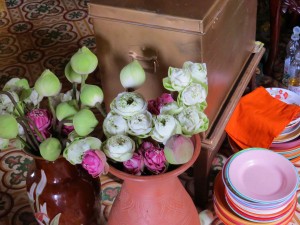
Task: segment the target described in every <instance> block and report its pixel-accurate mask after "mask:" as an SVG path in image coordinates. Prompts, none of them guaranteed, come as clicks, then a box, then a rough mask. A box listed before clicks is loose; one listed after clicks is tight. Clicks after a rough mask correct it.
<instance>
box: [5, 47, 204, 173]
mask: <svg viewBox="0 0 300 225" xmlns="http://www.w3.org/2000/svg"><path fill="white" fill-rule="evenodd" d="M97 65H98V60H97V57H96V56H95V55H94V54H93V53H92V52H91V51H90V50H89V49H88V48H86V47H82V48H81V49H79V50H78V52H76V53H75V54H74V55H73V56H72V57H71V59H70V62H69V63H68V64H67V65H66V68H65V76H66V78H67V79H68V80H69V81H70V82H71V84H72V89H71V90H69V91H67V92H65V93H63V92H62V91H61V90H62V84H61V83H60V81H59V79H58V78H57V76H56V75H55V74H54V73H52V72H51V71H50V70H45V71H44V72H43V73H42V74H41V76H40V77H39V78H38V79H37V80H36V82H35V84H34V86H33V87H30V86H29V84H28V81H27V80H26V79H19V78H13V79H11V80H10V81H8V82H7V83H6V84H5V86H4V88H3V90H2V91H0V149H1V148H5V147H6V146H7V145H8V143H9V140H10V139H15V144H16V145H18V147H19V148H22V149H24V150H25V151H26V152H27V153H28V154H30V155H35V156H41V157H43V158H44V159H45V160H48V161H55V160H56V159H57V158H58V157H64V158H66V159H67V160H68V161H69V162H70V163H71V164H81V165H82V166H83V167H84V168H85V169H86V170H87V171H88V172H89V173H90V174H91V175H92V176H93V177H96V176H99V175H101V174H105V173H107V172H108V163H107V160H109V161H110V163H112V164H114V165H118V166H119V167H120V166H121V167H122V169H123V170H124V171H126V172H128V173H130V174H134V175H147V174H148V175H153V174H160V173H164V172H166V171H168V169H170V168H171V166H170V165H178V164H184V163H186V162H188V161H189V160H190V159H191V157H192V155H193V151H194V146H193V143H192V141H191V140H190V137H191V136H192V135H194V134H197V133H199V132H203V131H205V130H206V129H207V128H208V118H207V116H206V115H205V113H204V109H205V108H206V106H207V103H206V96H207V92H208V90H207V71H206V66H205V64H201V63H193V62H185V63H184V64H183V66H182V68H173V67H169V70H168V76H167V77H166V78H164V79H163V86H164V87H165V89H166V90H167V91H168V93H167V92H166V93H164V94H162V95H161V96H159V97H157V99H152V100H149V101H146V100H145V98H144V97H143V96H142V95H141V94H139V93H137V92H134V90H136V89H137V88H138V87H139V86H141V85H142V84H143V83H144V82H145V80H146V75H145V71H144V70H143V68H142V66H141V65H140V64H139V62H138V61H136V60H133V61H132V62H131V63H129V64H128V65H126V66H125V67H124V68H123V69H122V70H121V72H120V82H121V84H122V85H123V87H124V92H122V93H119V94H118V95H117V96H116V98H115V99H114V100H113V101H112V102H111V104H110V111H109V113H108V114H106V112H105V110H104V109H103V107H102V102H103V99H104V95H103V92H102V90H101V88H100V87H98V86H96V85H93V84H87V83H86V79H87V77H88V75H89V74H91V73H92V72H93V71H94V70H95V69H96V67H97ZM95 110H98V111H100V113H101V115H102V116H103V117H104V121H103V124H102V130H103V134H104V136H105V137H100V134H99V133H97V132H95V129H96V127H97V126H98V123H99V122H98V120H97V118H96V116H95V113H94V111H95Z"/></svg>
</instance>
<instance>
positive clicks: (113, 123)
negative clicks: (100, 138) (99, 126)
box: [103, 112, 128, 138]
mask: <svg viewBox="0 0 300 225" xmlns="http://www.w3.org/2000/svg"><path fill="white" fill-rule="evenodd" d="M127 131H128V125H127V121H126V120H125V119H124V118H123V117H122V116H120V115H117V114H113V113H111V112H110V113H108V115H107V116H106V117H105V119H104V121H103V132H104V134H105V136H106V137H107V138H109V137H111V136H114V135H117V134H126V133H127Z"/></svg>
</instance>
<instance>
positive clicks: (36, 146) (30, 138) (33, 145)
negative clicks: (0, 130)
mask: <svg viewBox="0 0 300 225" xmlns="http://www.w3.org/2000/svg"><path fill="white" fill-rule="evenodd" d="M17 121H18V123H19V124H20V125H21V126H22V127H23V129H24V134H25V136H26V141H27V142H28V143H29V145H30V146H31V148H30V149H32V150H34V151H35V152H38V149H39V144H38V142H37V140H36V139H35V136H34V134H32V131H31V129H30V127H29V129H28V127H27V126H26V123H23V121H22V120H21V119H19V118H18V119H17ZM28 132H29V133H30V135H29V134H28Z"/></svg>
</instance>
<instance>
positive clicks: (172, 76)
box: [164, 67, 192, 91]
mask: <svg viewBox="0 0 300 225" xmlns="http://www.w3.org/2000/svg"><path fill="white" fill-rule="evenodd" d="M167 81H169V82H170V85H171V87H172V88H173V91H181V90H183V89H184V88H185V87H186V86H188V85H189V84H190V83H191V81H192V79H191V75H190V74H189V73H185V72H184V70H183V69H179V68H174V67H169V70H168V78H167ZM164 86H165V85H164ZM168 90H169V89H168Z"/></svg>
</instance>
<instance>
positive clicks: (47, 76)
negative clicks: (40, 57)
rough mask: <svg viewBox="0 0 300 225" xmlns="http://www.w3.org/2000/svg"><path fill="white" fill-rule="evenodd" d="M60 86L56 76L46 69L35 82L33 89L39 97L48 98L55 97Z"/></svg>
mask: <svg viewBox="0 0 300 225" xmlns="http://www.w3.org/2000/svg"><path fill="white" fill-rule="evenodd" d="M61 86H62V85H61V83H60V81H59V79H58V78H57V76H56V75H55V74H54V73H52V72H51V71H50V70H48V69H47V70H44V72H43V73H42V74H41V76H40V77H39V78H38V79H37V80H36V82H35V84H34V89H35V90H36V91H37V93H38V94H39V95H41V96H45V97H50V96H55V95H57V94H58V93H59V92H60V90H61Z"/></svg>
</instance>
